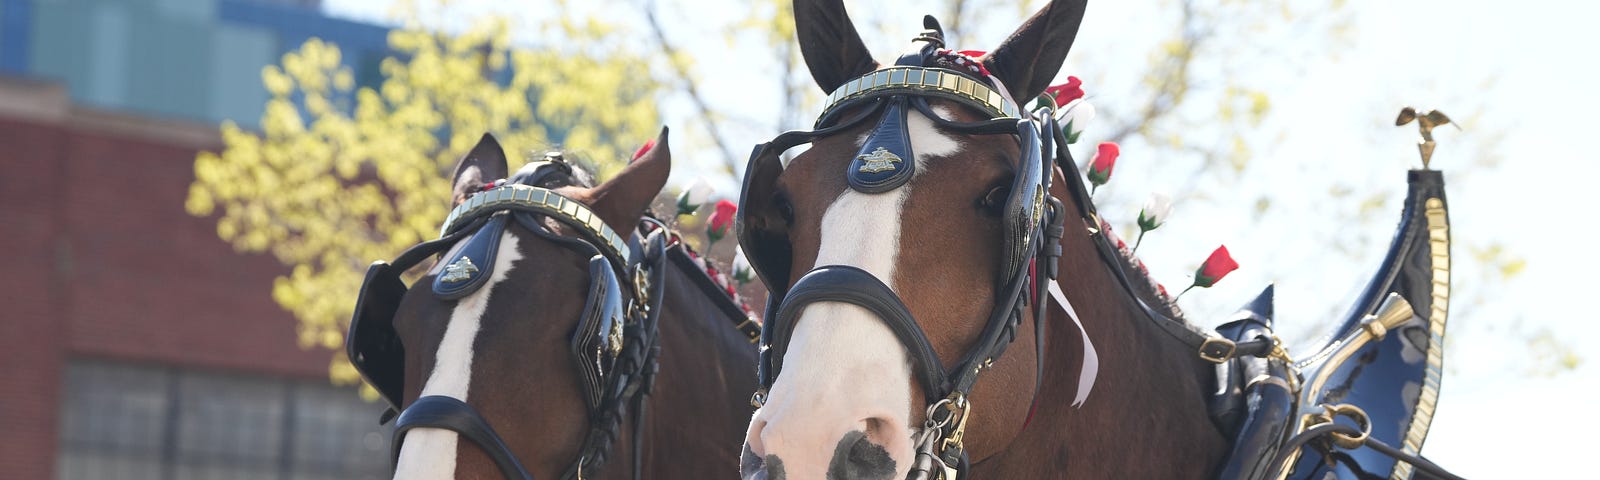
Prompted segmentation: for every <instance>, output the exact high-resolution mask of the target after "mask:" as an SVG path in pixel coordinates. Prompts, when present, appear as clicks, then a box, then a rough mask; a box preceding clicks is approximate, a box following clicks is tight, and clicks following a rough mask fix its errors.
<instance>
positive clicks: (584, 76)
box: [186, 18, 661, 395]
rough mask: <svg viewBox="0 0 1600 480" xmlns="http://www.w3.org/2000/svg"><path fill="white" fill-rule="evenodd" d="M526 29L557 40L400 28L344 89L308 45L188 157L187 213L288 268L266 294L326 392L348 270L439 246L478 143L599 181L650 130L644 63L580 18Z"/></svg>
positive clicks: (340, 368) (325, 58)
mask: <svg viewBox="0 0 1600 480" xmlns="http://www.w3.org/2000/svg"><path fill="white" fill-rule="evenodd" d="M539 27H540V31H545V32H558V33H560V34H561V36H562V37H564V38H565V39H566V40H565V41H564V42H562V43H559V44H549V45H533V46H521V45H519V46H513V44H512V42H511V38H510V28H509V25H508V23H507V22H506V21H505V20H502V19H493V18H490V19H485V20H482V21H479V22H476V23H474V24H472V25H471V26H470V27H469V28H467V29H465V31H463V32H460V33H455V34H446V33H444V32H442V31H440V30H437V29H429V28H424V27H421V26H419V25H417V24H415V23H412V24H410V25H408V26H407V27H405V28H403V29H399V30H396V31H394V32H392V33H391V34H390V36H389V46H390V48H391V49H392V50H393V55H392V56H391V57H389V58H386V59H384V60H383V62H382V66H381V71H382V74H383V80H382V84H381V85H378V86H376V87H375V88H367V87H361V88H357V87H356V86H355V85H354V83H355V81H354V76H353V74H352V72H351V70H350V68H349V67H346V66H344V65H342V64H341V62H340V51H339V48H338V46H336V45H333V44H330V43H326V42H323V41H320V40H317V39H312V40H310V41H308V42H306V43H305V44H304V45H303V46H301V47H300V48H299V49H298V50H296V51H293V52H290V53H288V54H286V55H284V56H283V59H282V62H281V63H279V64H278V65H270V66H267V67H265V68H263V69H262V72H261V78H262V83H263V85H264V86H265V87H266V89H267V90H268V92H270V94H271V99H270V100H269V101H268V102H267V104H266V108H265V112H264V113H263V115H262V118H261V130H260V131H247V130H245V129H242V128H240V127H239V126H237V125H235V124H234V123H233V122H227V123H224V124H223V125H222V136H223V141H224V144H225V148H224V149H223V150H222V151H221V152H201V153H200V154H199V155H198V156H197V157H196V158H195V177H196V178H195V182H194V183H193V184H192V185H191V186H190V190H189V197H188V200H187V204H186V207H187V209H188V211H189V212H190V213H191V214H193V215H197V216H212V215H217V235H218V236H220V237H221V238H222V239H223V240H226V241H228V242H231V243H232V244H233V246H234V248H236V249H237V250H239V251H241V252H262V253H268V254H270V255H272V256H273V257H274V258H276V259H277V260H278V261H279V262H282V263H283V264H284V265H287V266H289V267H291V271H290V272H289V274H287V275H284V276H281V277H279V278H277V279H276V282H275V283H274V285H273V288H272V297H273V299H274V300H276V301H277V302H278V304H279V305H281V306H282V307H283V308H284V309H286V310H288V311H290V312H292V313H293V314H294V316H295V318H297V319H298V320H299V321H298V326H297V333H298V338H299V343H300V345H301V347H303V348H314V347H321V348H328V349H333V350H334V351H335V353H333V354H332V355H331V361H330V365H329V372H330V375H331V376H332V378H333V380H334V382H335V383H338V384H353V383H355V382H357V379H358V377H357V375H356V374H355V371H354V369H353V368H351V367H350V365H349V363H348V362H347V361H346V360H345V358H344V355H343V353H342V351H341V350H340V347H341V345H342V344H343V341H344V332H345V329H346V328H347V325H348V319H349V318H350V315H351V313H352V309H353V304H354V299H355V296H356V291H357V289H358V288H359V287H360V282H361V278H362V275H361V272H362V271H364V269H365V268H366V265H367V264H368V263H370V262H371V261H372V260H374V259H380V258H390V257H392V256H394V255H396V254H398V253H399V252H400V251H401V250H403V249H404V248H406V247H408V246H410V245H412V244H415V243H418V242H421V241H423V240H426V239H429V238H432V237H434V236H436V235H437V233H438V230H437V229H438V225H439V222H441V221H443V219H444V217H445V215H446V213H448V212H447V210H448V204H447V203H448V202H446V201H445V194H446V193H447V192H449V189H450V186H449V185H448V181H447V180H446V179H445V175H446V174H447V173H449V172H448V169H449V168H451V167H452V166H453V165H454V163H455V161H456V160H457V158H459V156H460V155H461V154H462V153H463V152H465V151H467V150H468V149H469V148H470V147H471V146H472V145H473V142H475V141H476V140H477V139H478V137H479V136H481V135H482V134H483V133H484V132H493V133H494V134H495V135H496V137H497V138H498V139H499V140H500V141H501V143H503V144H505V145H506V146H507V147H508V148H509V149H511V150H513V151H527V150H530V149H532V148H535V147H542V146H549V145H559V146H560V147H561V148H563V149H565V150H568V151H575V152H578V153H580V154H581V155H582V156H583V157H585V158H589V159H592V160H594V161H595V162H597V163H598V165H599V169H600V170H601V172H600V173H601V174H602V175H604V174H607V173H609V172H610V171H612V170H615V169H617V168H619V167H620V165H621V164H622V162H623V161H624V160H625V159H626V158H628V154H629V153H631V151H632V148H633V147H632V146H634V145H637V144H639V143H641V142H642V141H644V140H646V139H648V138H650V137H651V136H652V135H653V134H654V133H655V131H656V129H657V127H658V119H659V115H658V113H657V111H656V107H655V102H654V101H652V99H653V98H654V97H655V96H656V95H657V93H658V90H659V89H660V88H661V84H660V83H659V82H658V81H656V80H655V79H653V78H652V77H651V76H650V75H649V74H648V72H649V71H650V67H651V64H650V59H649V57H647V56H644V55H641V54H639V53H636V52H633V51H631V50H630V47H629V46H627V45H626V44H624V43H623V42H621V41H620V40H618V37H617V36H616V35H614V34H615V33H616V27H615V26H613V25H610V24H607V23H605V22H602V21H600V20H597V19H594V18H582V19H576V20H574V19H568V18H560V19H554V20H550V21H549V22H548V23H547V24H544V25H539ZM264 293H265V292H264ZM364 390H366V393H367V394H368V395H370V394H371V393H372V392H371V391H370V389H364Z"/></svg>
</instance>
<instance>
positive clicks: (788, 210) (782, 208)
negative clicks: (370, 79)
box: [773, 195, 794, 225]
mask: <svg viewBox="0 0 1600 480" xmlns="http://www.w3.org/2000/svg"><path fill="white" fill-rule="evenodd" d="M773 201H774V203H776V204H777V207H778V216H781V217H783V223H784V224H786V225H794V205H793V204H791V203H789V196H787V195H778V198H776V199H774V200H773Z"/></svg>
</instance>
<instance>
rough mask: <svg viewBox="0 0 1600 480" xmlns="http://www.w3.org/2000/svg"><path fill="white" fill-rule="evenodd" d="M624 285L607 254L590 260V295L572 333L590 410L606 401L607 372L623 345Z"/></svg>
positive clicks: (573, 349)
mask: <svg viewBox="0 0 1600 480" xmlns="http://www.w3.org/2000/svg"><path fill="white" fill-rule="evenodd" d="M623 314H624V311H623V307H622V286H621V284H620V283H618V282H617V275H616V273H614V272H613V271H612V269H611V263H610V261H608V260H606V257H605V255H595V256H594V257H591V258H590V259H589V295H588V297H587V298H586V299H585V300H584V303H583V314H582V316H580V317H578V327H577V329H575V330H573V332H572V340H571V344H572V358H573V360H574V361H575V362H577V366H578V372H579V373H580V375H579V377H580V381H582V382H583V388H582V390H583V396H584V400H585V401H587V402H588V405H589V408H596V407H599V406H600V403H601V401H602V400H604V399H605V384H604V383H603V382H604V380H605V378H606V373H608V372H610V371H611V368H612V367H613V366H615V364H616V359H617V355H618V354H620V353H622V342H623V325H624V319H623V317H622V316H623Z"/></svg>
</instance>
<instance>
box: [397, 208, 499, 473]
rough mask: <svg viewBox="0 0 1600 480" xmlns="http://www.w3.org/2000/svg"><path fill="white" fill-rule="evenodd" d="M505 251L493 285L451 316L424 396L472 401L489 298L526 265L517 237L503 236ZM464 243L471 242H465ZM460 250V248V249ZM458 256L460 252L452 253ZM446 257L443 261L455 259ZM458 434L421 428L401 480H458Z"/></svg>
mask: <svg viewBox="0 0 1600 480" xmlns="http://www.w3.org/2000/svg"><path fill="white" fill-rule="evenodd" d="M501 235H502V236H501V237H500V250H499V251H498V252H497V253H496V255H495V259H494V272H493V273H492V274H490V276H489V281H488V282H485V283H484V285H483V286H482V287H478V290H477V291H475V292H472V294H471V295H467V296H465V297H462V298H461V300H459V301H457V302H456V308H455V310H452V311H451V312H450V323H449V324H447V325H446V326H445V329H444V337H443V338H442V339H440V340H439V349H438V353H437V354H435V355H434V362H433V371H432V372H430V373H429V374H428V380H427V382H426V383H423V384H422V395H423V396H427V395H443V396H447V397H453V398H455V399H456V400H460V401H462V402H465V401H467V385H468V384H469V383H470V382H471V381H472V344H473V342H474V341H476V340H477V338H478V327H479V326H480V325H481V324H482V323H483V312H484V310H486V309H488V307H489V295H490V293H491V292H493V291H494V286H495V285H498V284H499V283H500V282H501V281H503V280H505V279H506V276H507V275H508V274H509V273H510V272H511V268H512V263H514V262H516V261H517V260H521V259H522V252H521V251H518V250H517V237H516V236H514V235H512V234H511V232H509V231H507V232H504V233H502V234H501ZM461 242H462V243H465V242H466V240H462V241H461ZM459 247H460V245H459V244H457V246H456V247H455V248H459ZM451 251H452V252H455V249H454V248H452V249H451ZM452 257H453V256H446V257H444V258H452ZM458 438H459V435H458V434H456V432H453V431H450V430H444V429H438V428H420V427H419V428H417V429H414V430H411V431H410V432H409V433H407V434H406V441H405V443H402V444H401V446H400V458H399V459H397V460H396V461H395V469H394V478H395V479H396V480H402V479H404V480H436V479H446V478H455V472H456V444H457V439H458Z"/></svg>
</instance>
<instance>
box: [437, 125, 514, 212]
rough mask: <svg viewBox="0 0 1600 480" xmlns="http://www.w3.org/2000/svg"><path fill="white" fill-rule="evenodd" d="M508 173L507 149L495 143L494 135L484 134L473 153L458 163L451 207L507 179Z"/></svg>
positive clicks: (473, 148)
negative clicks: (484, 188) (496, 182)
mask: <svg viewBox="0 0 1600 480" xmlns="http://www.w3.org/2000/svg"><path fill="white" fill-rule="evenodd" d="M506 173H507V167H506V151H505V149H502V148H500V142H497V141H495V139H494V135H490V134H488V133H485V134H483V138H481V139H478V144H477V145H475V146H473V147H472V151H470V152H467V155H466V156H464V157H461V161H459V162H456V173H455V175H454V176H453V177H452V178H454V179H455V180H454V183H455V187H454V188H453V189H452V194H451V196H450V198H451V201H450V206H452V207H454V206H456V205H460V204H461V202H462V201H465V200H466V199H467V195H469V194H471V193H472V192H476V191H478V190H482V189H483V186H484V185H485V184H487V183H489V182H492V181H495V180H499V179H502V178H506Z"/></svg>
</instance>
